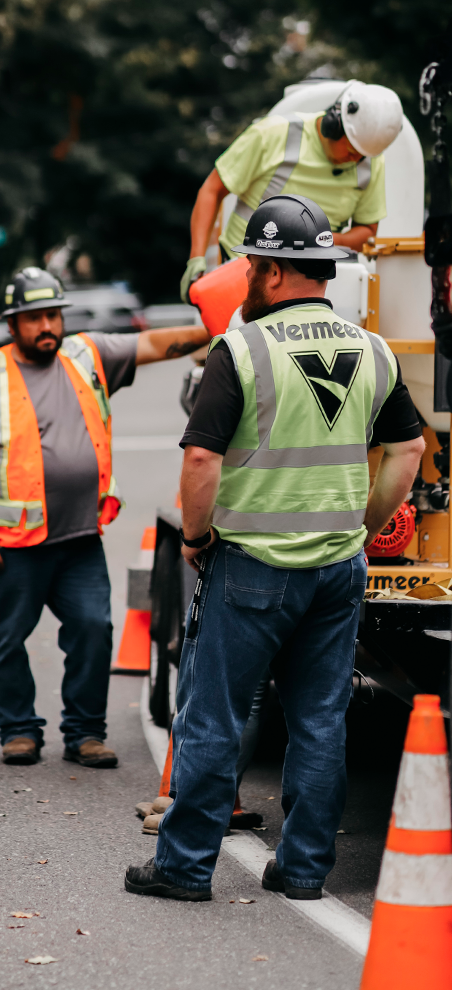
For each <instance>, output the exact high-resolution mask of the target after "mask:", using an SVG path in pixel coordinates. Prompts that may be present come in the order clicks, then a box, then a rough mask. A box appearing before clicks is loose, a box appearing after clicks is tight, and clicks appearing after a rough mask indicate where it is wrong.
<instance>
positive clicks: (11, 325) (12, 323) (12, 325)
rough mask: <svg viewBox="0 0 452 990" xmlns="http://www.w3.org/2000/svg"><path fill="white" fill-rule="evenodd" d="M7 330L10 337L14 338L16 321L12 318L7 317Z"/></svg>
mask: <svg viewBox="0 0 452 990" xmlns="http://www.w3.org/2000/svg"><path fill="white" fill-rule="evenodd" d="M8 329H9V332H10V334H11V336H12V337H14V336H15V333H16V321H15V319H14V316H8Z"/></svg>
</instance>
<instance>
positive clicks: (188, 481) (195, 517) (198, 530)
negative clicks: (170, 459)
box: [180, 446, 223, 540]
mask: <svg viewBox="0 0 452 990" xmlns="http://www.w3.org/2000/svg"><path fill="white" fill-rule="evenodd" d="M222 462H223V457H222V455H221V454H215V453H213V452H212V451H210V450H205V449H204V448H203V447H193V446H187V447H186V448H185V454H184V464H183V467H182V474H181V480H180V493H181V502H182V527H183V530H184V536H186V538H187V540H196V539H198V537H200V536H204V534H205V533H207V530H208V529H209V526H210V523H211V519H212V512H213V507H214V505H215V499H216V497H217V493H218V488H219V485H220V476H221V465H222Z"/></svg>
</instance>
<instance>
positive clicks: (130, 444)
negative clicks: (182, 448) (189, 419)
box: [112, 433, 182, 452]
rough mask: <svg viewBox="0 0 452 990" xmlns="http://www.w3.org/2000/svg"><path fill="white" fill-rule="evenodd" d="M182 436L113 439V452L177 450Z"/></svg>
mask: <svg viewBox="0 0 452 990" xmlns="http://www.w3.org/2000/svg"><path fill="white" fill-rule="evenodd" d="M181 436H182V434H179V433H178V434H177V435H176V434H174V435H173V436H170V435H168V436H160V435H158V436H150V437H113V440H112V449H113V451H115V452H116V451H121V452H124V451H136V450H177V449H178V448H179V440H180V439H181Z"/></svg>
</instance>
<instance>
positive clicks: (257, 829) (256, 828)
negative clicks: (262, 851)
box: [253, 825, 268, 832]
mask: <svg viewBox="0 0 452 990" xmlns="http://www.w3.org/2000/svg"><path fill="white" fill-rule="evenodd" d="M267 828H268V826H267V825H254V826H253V832H266V831H267Z"/></svg>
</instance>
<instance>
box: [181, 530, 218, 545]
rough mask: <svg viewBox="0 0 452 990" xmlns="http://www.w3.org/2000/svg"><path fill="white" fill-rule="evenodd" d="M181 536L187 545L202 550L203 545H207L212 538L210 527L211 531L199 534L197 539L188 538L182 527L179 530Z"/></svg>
mask: <svg viewBox="0 0 452 990" xmlns="http://www.w3.org/2000/svg"><path fill="white" fill-rule="evenodd" d="M179 536H180V538H181V540H182V543H183V544H184V545H185V546H186V547H190V549H192V550H200V549H201V547H205V545H206V543H210V540H211V539H212V534H211V532H210V529H209V532H208V533H205V535H204V536H198V539H197V540H186V539H185V536H184V531H183V529H182V527H181V528H180V530H179Z"/></svg>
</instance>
